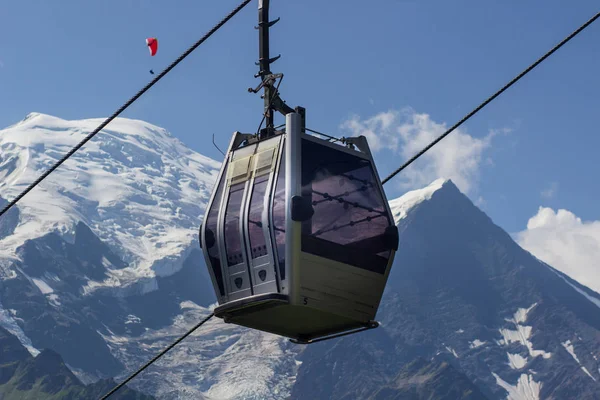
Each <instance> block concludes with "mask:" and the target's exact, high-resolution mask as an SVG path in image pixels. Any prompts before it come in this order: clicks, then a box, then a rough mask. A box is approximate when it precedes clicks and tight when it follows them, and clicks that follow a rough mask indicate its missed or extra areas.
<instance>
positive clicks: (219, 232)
mask: <svg viewBox="0 0 600 400" xmlns="http://www.w3.org/2000/svg"><path fill="white" fill-rule="evenodd" d="M302 127H303V124H302V120H301V115H300V114H298V113H291V114H288V115H287V116H286V128H285V130H284V131H283V132H281V133H280V134H278V135H275V136H273V137H270V138H268V139H266V140H261V141H258V142H256V143H252V144H244V145H241V146H240V142H241V138H240V135H241V134H239V133H237V132H236V133H235V134H234V136H233V137H232V140H231V143H230V147H229V149H228V152H227V156H226V158H225V162H224V163H223V166H222V169H221V172H220V174H219V177H218V179H217V185H216V187H215V189H214V191H213V195H212V196H211V200H210V202H209V205H208V210H209V211H208V212H207V218H205V221H204V223H203V225H202V228H201V232H200V241H201V245H202V248H203V252H204V255H205V259H206V262H207V265H208V269H209V271H210V274H211V279H212V280H213V285H214V287H215V292H216V293H217V298H218V301H219V306H218V307H217V308H216V309H215V315H217V316H218V317H221V318H223V319H224V320H225V321H227V322H232V323H236V324H239V325H243V326H247V327H251V328H255V329H260V330H263V331H266V332H272V333H275V334H278V335H283V336H287V337H290V338H294V339H298V340H302V341H307V340H311V339H314V338H319V337H324V336H327V335H332V334H336V333H339V332H345V331H349V330H353V329H358V328H361V327H365V326H369V325H370V324H372V323H373V320H374V318H375V315H376V313H377V309H378V307H379V302H380V300H381V296H382V294H383V290H384V288H385V284H386V281H387V278H388V275H389V272H390V268H391V265H392V263H393V260H394V254H395V251H396V250H397V247H398V233H397V228H396V227H395V225H394V222H393V218H392V214H391V210H390V209H389V205H388V202H387V199H386V198H385V194H384V192H383V189H382V186H381V182H380V180H379V178H378V174H377V170H376V169H375V166H374V163H373V159H372V155H371V153H370V151H369V148H368V144H367V142H366V139H364V138H356V140H355V141H354V142H353V143H354V144H355V146H352V148H351V147H350V146H343V145H339V144H336V143H331V142H328V141H326V140H323V139H320V138H315V137H314V136H311V135H308V134H306V133H305V132H303V128H302ZM357 148H358V149H357ZM213 236H214V237H215V240H212V237H213ZM207 238H208V239H209V240H207ZM209 245H210V246H209ZM217 253H218V254H217Z"/></svg>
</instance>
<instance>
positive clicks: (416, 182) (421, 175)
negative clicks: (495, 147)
mask: <svg viewBox="0 0 600 400" xmlns="http://www.w3.org/2000/svg"><path fill="white" fill-rule="evenodd" d="M342 128H344V129H347V130H348V131H350V132H351V136H358V135H364V136H365V137H366V138H367V140H368V141H369V145H370V146H371V150H372V151H373V152H380V151H383V150H388V151H391V152H393V153H395V154H398V155H400V156H402V159H400V158H398V161H400V162H401V161H405V160H408V159H409V158H410V157H412V156H413V155H414V154H415V153H417V152H418V151H420V150H422V149H423V148H424V147H425V146H426V145H428V144H429V143H430V142H432V141H433V140H434V139H435V138H437V137H438V136H440V135H441V134H443V133H444V132H445V131H446V130H447V129H448V127H447V126H446V124H444V123H437V122H435V121H433V120H432V119H431V117H430V116H429V115H428V114H424V113H417V112H415V111H414V110H412V109H410V108H406V109H402V110H400V111H396V110H390V111H386V112H381V113H379V114H376V115H374V116H372V117H369V118H367V119H364V120H363V119H361V118H360V117H359V116H357V115H354V116H352V117H351V118H349V119H348V120H346V121H345V122H344V123H343V124H342ZM507 132H508V130H506V129H504V130H494V131H490V132H489V133H488V135H486V136H485V137H483V138H475V137H472V136H470V135H469V134H467V133H465V132H464V130H462V129H456V130H455V131H453V132H452V133H451V134H450V135H448V136H447V137H445V138H444V139H443V140H442V141H441V142H440V143H438V144H436V145H435V146H434V147H433V148H431V149H430V150H429V151H427V152H426V153H425V154H423V155H422V156H421V157H420V159H419V160H418V161H417V162H416V163H415V164H414V165H411V166H410V167H408V168H407V169H406V170H404V171H403V172H402V174H401V175H400V176H399V180H400V182H402V186H403V187H404V188H405V189H413V188H418V187H423V186H425V185H428V184H429V183H431V182H432V181H434V180H436V179H438V178H441V177H443V178H450V179H452V181H453V182H454V183H455V184H456V185H457V186H458V187H459V189H460V190H461V191H463V192H464V193H469V192H471V190H472V189H473V188H474V186H475V185H476V184H477V181H478V179H479V168H480V165H481V164H482V162H485V163H486V164H488V165H489V164H493V162H492V161H491V159H490V158H483V157H482V155H483V152H484V151H485V150H486V149H487V148H489V147H490V145H491V140H492V138H493V137H494V136H495V135H497V134H498V133H507ZM400 162H398V164H400Z"/></svg>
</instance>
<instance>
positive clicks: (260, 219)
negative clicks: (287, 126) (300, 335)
mask: <svg viewBox="0 0 600 400" xmlns="http://www.w3.org/2000/svg"><path fill="white" fill-rule="evenodd" d="M280 143H281V136H276V137H273V138H270V139H268V140H265V141H262V142H260V143H259V144H258V146H257V149H256V153H255V154H254V156H253V162H252V163H251V164H252V165H251V168H252V177H251V179H250V188H251V190H250V191H249V196H248V199H247V203H246V204H247V206H246V210H245V214H244V220H245V221H246V225H245V227H244V228H245V229H244V233H245V237H246V245H247V252H246V256H247V259H248V263H249V266H250V272H251V274H252V291H253V294H255V295H256V294H264V293H278V292H279V287H278V284H277V275H276V271H275V260H274V255H273V253H274V252H273V244H272V241H271V235H270V231H269V209H270V204H271V192H272V190H271V189H272V186H273V184H274V180H275V176H274V175H275V165H276V160H277V155H278V154H279V151H280Z"/></svg>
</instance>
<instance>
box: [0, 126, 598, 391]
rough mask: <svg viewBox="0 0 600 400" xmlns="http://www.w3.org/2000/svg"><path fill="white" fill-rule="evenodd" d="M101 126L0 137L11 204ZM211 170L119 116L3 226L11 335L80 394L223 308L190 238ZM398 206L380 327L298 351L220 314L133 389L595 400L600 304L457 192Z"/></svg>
mask: <svg viewBox="0 0 600 400" xmlns="http://www.w3.org/2000/svg"><path fill="white" fill-rule="evenodd" d="M99 122H100V120H83V121H64V120H61V119H59V118H55V117H50V116H46V115H42V114H30V115H29V116H28V117H27V118H26V119H25V120H24V121H21V122H19V123H18V124H16V125H13V126H12V127H9V128H7V129H4V130H0V198H1V199H0V203H1V202H3V201H5V200H3V199H11V198H12V197H13V196H14V195H16V193H17V192H19V191H20V190H21V189H22V188H23V187H25V185H27V184H28V183H30V182H31V181H32V180H33V179H34V177H35V176H37V174H38V173H39V171H40V170H41V169H44V168H47V167H48V166H49V165H51V164H52V163H53V161H55V160H57V159H58V158H59V157H60V156H61V155H62V154H64V152H66V151H67V149H68V148H69V147H70V146H72V145H74V144H75V143H77V142H78V141H80V140H81V139H82V138H83V137H84V136H85V134H86V133H87V132H89V131H90V130H92V129H93V128H95V126H96V125H97V124H98V123H99ZM218 166H219V164H218V162H215V161H213V160H210V159H208V158H206V157H203V156H201V155H199V154H197V153H194V152H193V151H191V150H189V149H187V148H186V147H185V146H184V145H183V144H182V143H180V142H179V141H178V140H177V139H175V138H173V137H172V136H171V135H170V134H169V133H168V132H166V131H165V130H163V129H161V128H159V127H156V126H153V125H150V124H147V123H145V122H143V121H132V120H125V119H117V120H115V121H114V122H112V123H111V124H110V125H109V129H108V130H106V131H103V132H101V133H100V134H99V135H98V136H97V137H96V138H94V140H92V141H91V142H89V143H88V144H86V146H85V147H84V149H82V150H81V151H80V152H77V153H75V156H74V157H73V158H72V159H70V160H69V161H67V162H66V163H65V164H63V166H61V168H59V169H58V170H57V171H56V173H54V174H52V175H51V176H50V177H48V179H47V180H45V181H44V182H43V183H42V184H41V185H40V186H39V187H38V188H36V189H35V190H34V191H32V192H31V193H30V194H28V195H27V196H26V197H25V198H23V200H22V201H21V202H20V203H19V205H18V207H17V208H14V209H12V210H11V211H10V212H9V213H8V214H6V215H5V216H4V217H3V218H1V219H0V327H4V328H5V329H6V330H7V331H9V332H10V333H11V335H14V337H17V338H18V340H19V342H20V343H21V344H22V346H24V347H25V348H27V350H28V353H29V354H30V357H33V356H36V357H35V358H32V359H33V360H35V359H37V358H38V357H40V356H41V355H42V354H45V353H44V352H47V351H49V350H51V351H54V352H55V353H54V354H56V353H58V354H60V356H61V357H62V358H63V359H64V360H65V365H67V366H68V368H69V369H70V370H71V371H72V372H73V373H74V374H75V376H76V379H79V380H80V381H82V382H84V383H86V384H88V383H93V382H97V381H98V380H99V379H105V378H109V377H116V379H117V380H120V379H123V378H124V377H125V376H127V375H128V374H129V373H130V372H131V371H132V370H134V369H135V368H137V367H139V366H140V365H141V364H143V363H145V362H146V361H147V360H148V359H149V358H151V357H152V356H153V355H154V354H156V353H157V352H158V351H160V350H161V349H162V348H164V347H165V346H166V345H167V344H169V343H170V342H171V341H172V340H174V339H175V338H176V337H178V336H179V335H181V334H182V333H183V332H185V331H186V330H187V329H189V328H190V327H191V326H192V325H194V324H195V323H196V322H197V321H198V320H199V319H201V318H204V317H205V316H206V315H207V314H208V313H209V312H210V308H211V307H213V306H214V304H213V303H214V301H215V297H214V294H213V289H212V286H211V284H210V281H209V278H208V274H207V271H206V267H205V265H204V260H203V257H202V255H201V252H200V249H199V247H198V243H197V231H198V226H199V225H200V222H201V218H202V215H203V212H204V208H205V205H206V202H207V199H208V196H209V194H210V190H211V187H212V184H213V180H214V179H215V176H216V173H217V168H218ZM4 204H5V203H4ZM391 206H392V208H393V210H394V213H395V218H396V221H397V223H398V226H399V229H400V249H399V252H398V254H397V259H396V262H395V265H394V267H393V270H392V273H391V276H390V279H389V284H388V286H387V288H386V292H385V294H384V298H383V301H382V304H381V308H380V311H379V314H378V320H380V321H381V323H382V326H381V327H380V328H378V329H376V330H374V331H369V332H364V333H360V334H356V335H352V336H349V337H346V338H341V339H336V340H332V341H327V342H323V343H318V344H314V345H310V346H300V345H294V344H291V343H289V342H288V341H287V340H285V339H283V338H280V337H276V336H274V335H270V334H266V333H262V332H257V331H251V330H248V329H245V328H241V327H237V326H234V325H228V324H224V323H223V322H222V321H221V320H211V321H210V322H209V323H207V324H206V325H205V326H204V327H203V328H202V329H200V330H199V331H198V332H197V333H196V334H194V335H192V336H191V337H189V338H188V339H186V341H184V342H182V343H181V344H180V345H178V346H177V347H176V348H175V349H173V350H172V352H170V353H168V354H167V355H166V356H165V357H164V358H163V359H161V360H160V361H159V362H157V363H156V364H155V365H153V366H152V367H151V368H149V369H148V370H147V371H146V372H144V373H143V374H141V375H140V376H138V377H137V378H136V379H135V380H134V381H132V382H131V384H130V386H131V387H132V388H134V389H136V390H139V391H142V392H144V393H148V394H152V395H156V396H157V397H158V398H161V399H175V398H189V399H203V398H206V399H214V400H217V399H288V398H290V397H291V398H293V399H305V398H315V399H320V398H323V399H329V398H331V399H355V398H367V399H382V398H392V399H396V398H407V397H408V398H427V399H445V398H452V399H456V398H458V399H463V398H464V399H480V398H489V399H527V400H531V399H545V398H579V399H593V398H598V395H597V393H600V387H599V383H598V380H599V379H600V370H599V364H598V360H597V359H598V357H600V351H599V350H598V349H600V313H599V312H598V311H599V310H598V307H600V295H598V294H597V293H595V292H593V291H591V290H590V289H589V288H586V287H584V286H582V285H580V284H578V283H577V282H575V281H574V280H572V279H570V278H569V277H568V276H565V275H564V274H562V273H560V272H559V271H556V270H554V269H553V268H551V267H550V266H548V265H546V264H544V263H542V262H540V261H539V260H537V259H536V258H535V257H533V256H532V255H531V254H529V253H527V252H526V251H524V250H523V249H521V248H520V247H519V246H518V245H517V244H516V243H515V242H514V241H513V240H512V239H511V238H510V236H509V235H508V234H506V232H504V231H503V230H502V229H501V228H499V227H498V226H496V225H495V224H494V223H493V222H492V221H491V220H490V219H489V218H488V217H487V216H486V215H485V214H484V213H483V212H481V211H480V210H479V209H478V208H477V207H476V206H475V205H474V204H473V203H472V202H471V201H470V200H469V199H468V198H466V197H465V196H464V195H463V194H462V193H460V191H459V190H458V189H457V188H456V186H454V184H453V183H452V182H451V181H447V180H443V179H441V180H438V181H436V182H434V183H432V184H431V185H430V186H428V187H427V188H424V189H422V190H416V191H412V192H409V193H407V194H406V195H404V196H402V197H401V198H399V199H395V200H392V201H391ZM40 349H48V350H45V351H42V352H41V353H40ZM44 357H46V356H44ZM100 382H102V381H100ZM594 396H596V397H594Z"/></svg>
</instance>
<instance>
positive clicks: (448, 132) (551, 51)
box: [381, 12, 600, 185]
mask: <svg viewBox="0 0 600 400" xmlns="http://www.w3.org/2000/svg"><path fill="white" fill-rule="evenodd" d="M598 17H600V12H599V13H597V14H596V15H594V16H593V17H592V18H591V19H590V20H588V21H587V22H586V23H585V24H583V25H582V26H580V27H579V28H578V29H577V30H576V31H574V32H573V33H571V34H570V35H569V36H567V37H566V38H565V39H563V40H562V41H561V42H560V43H559V44H557V45H556V46H554V48H552V50H550V51H549V52H547V53H546V54H544V55H543V56H542V57H541V58H540V59H538V60H537V61H536V62H534V63H533V64H531V65H530V66H529V67H528V68H527V69H526V70H524V71H523V72H521V73H520V74H519V75H517V76H516V77H515V78H513V80H511V81H510V82H509V83H507V84H506V85H505V86H504V87H503V88H502V89H500V90H498V91H497V92H496V93H494V94H493V95H492V96H491V97H489V98H488V99H487V100H486V101H484V102H483V103H481V104H480V105H479V106H478V107H477V108H476V109H474V110H473V111H471V112H470V113H469V114H467V115H466V116H465V117H464V118H463V119H461V120H460V121H458V122H457V123H456V124H454V125H453V126H452V127H451V128H450V129H448V130H447V131H446V132H444V133H443V134H442V135H440V136H439V137H438V138H437V139H435V140H434V141H433V142H431V143H430V144H429V145H427V147H425V148H424V149H423V150H421V151H420V152H418V153H417V154H415V155H414V156H413V157H412V158H411V159H410V160H408V161H407V162H405V163H404V164H403V165H402V166H401V167H400V168H398V169H397V170H395V171H394V172H392V173H391V174H390V175H389V176H388V177H387V178H385V179H384V180H382V181H381V184H382V185H384V184H385V183H386V182H387V181H389V180H390V179H392V178H393V177H394V176H396V175H397V174H398V173H399V172H400V171H402V170H404V169H405V168H406V167H408V166H409V165H410V164H412V163H413V162H414V161H415V160H416V159H417V158H419V157H421V156H422V155H423V154H425V152H427V151H428V150H429V149H431V148H432V147H433V146H435V145H436V144H437V143H438V142H439V141H440V140H442V139H443V138H445V137H446V136H448V135H449V134H450V132H452V131H454V130H455V129H456V128H458V127H459V126H461V125H462V124H463V123H464V122H465V121H466V120H468V119H469V118H471V117H472V116H473V115H475V114H476V113H477V112H478V111H479V110H481V109H482V108H483V107H485V106H486V105H488V104H489V103H490V102H491V101H492V100H494V99H495V98H496V97H498V96H499V95H500V94H502V92H504V91H505V90H506V89H508V88H509V87H511V86H512V85H513V84H514V83H516V82H517V81H518V80H519V79H521V78H522V77H524V76H525V75H526V74H527V73H528V72H529V71H531V70H532V69H534V68H535V67H537V66H538V65H539V64H540V63H541V62H542V61H544V60H545V59H546V58H548V57H549V56H550V55H551V54H552V53H554V52H555V51H556V50H558V49H559V48H561V47H562V46H563V45H564V44H565V43H567V42H568V41H569V40H571V39H573V38H574V37H575V36H577V34H578V33H580V32H581V31H583V30H584V29H585V28H587V27H588V26H589V25H591V24H592V22H594V21H595V20H596V19H598Z"/></svg>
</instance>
